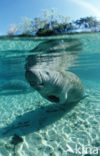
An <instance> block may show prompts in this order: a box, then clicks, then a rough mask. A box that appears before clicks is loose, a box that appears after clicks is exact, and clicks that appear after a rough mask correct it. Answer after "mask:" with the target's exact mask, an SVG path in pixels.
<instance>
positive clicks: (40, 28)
mask: <svg viewBox="0 0 100 156" xmlns="http://www.w3.org/2000/svg"><path fill="white" fill-rule="evenodd" d="M78 30H81V31H87V30H88V31H100V21H99V20H97V19H96V18H95V17H92V16H90V17H88V16H87V17H82V18H80V19H77V20H73V21H71V19H70V17H68V16H63V15H56V14H55V9H51V11H50V12H49V11H48V10H43V15H42V16H41V17H36V18H34V19H30V18H28V17H23V18H22V20H21V21H20V23H19V24H18V25H14V24H12V25H10V26H9V28H8V35H9V36H14V35H21V36H33V35H34V36H49V35H56V34H66V33H72V32H77V31H78Z"/></svg>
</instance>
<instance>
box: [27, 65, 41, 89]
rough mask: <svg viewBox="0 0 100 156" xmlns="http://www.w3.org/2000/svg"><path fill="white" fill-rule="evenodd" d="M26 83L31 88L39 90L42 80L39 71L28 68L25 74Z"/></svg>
mask: <svg viewBox="0 0 100 156" xmlns="http://www.w3.org/2000/svg"><path fill="white" fill-rule="evenodd" d="M25 76H26V79H27V81H28V82H29V83H30V85H31V87H33V88H35V89H37V90H39V89H40V88H41V86H42V78H41V74H40V69H35V68H29V69H27V70H26V73H25Z"/></svg>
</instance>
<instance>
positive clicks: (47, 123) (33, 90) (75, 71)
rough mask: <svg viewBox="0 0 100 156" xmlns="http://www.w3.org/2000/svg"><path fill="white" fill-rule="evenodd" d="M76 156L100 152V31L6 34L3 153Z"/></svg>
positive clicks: (1, 79) (2, 48)
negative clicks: (24, 35)
mask: <svg viewBox="0 0 100 156" xmlns="http://www.w3.org/2000/svg"><path fill="white" fill-rule="evenodd" d="M31 68H32V69H31ZM30 69H31V70H32V72H34V80H33V79H32V74H33V73H30V71H29V70H30ZM34 70H35V71H34ZM36 72H37V73H36ZM32 80H33V81H34V82H33V81H32ZM70 87H73V88H74V89H73V90H72V92H71V93H69V94H68V88H70ZM52 88H53V91H52ZM66 101H67V102H68V103H69V104H67V102H66ZM75 155H76V156H77V155H83V156H95V155H98V156H100V33H83V34H81V33H80V34H74V35H65V36H64V35H62V36H59V35H58V36H52V37H34V38H31V37H29V38H28V37H20V38H19V37H7V38H0V156H75Z"/></svg>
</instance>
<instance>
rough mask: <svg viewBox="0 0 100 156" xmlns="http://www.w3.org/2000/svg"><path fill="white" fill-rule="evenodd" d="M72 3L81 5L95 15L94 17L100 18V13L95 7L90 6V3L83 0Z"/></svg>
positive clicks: (75, 0)
mask: <svg viewBox="0 0 100 156" xmlns="http://www.w3.org/2000/svg"><path fill="white" fill-rule="evenodd" d="M72 1H73V2H75V3H76V4H78V5H81V6H83V7H85V8H87V9H89V10H90V11H91V12H92V13H94V16H96V17H98V18H100V11H99V9H97V8H96V7H95V6H94V5H92V4H90V3H89V2H86V1H83V0H72Z"/></svg>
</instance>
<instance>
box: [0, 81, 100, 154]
mask: <svg viewBox="0 0 100 156" xmlns="http://www.w3.org/2000/svg"><path fill="white" fill-rule="evenodd" d="M83 83H84V86H85V94H86V95H87V97H86V98H85V99H83V100H81V101H80V102H79V103H78V104H77V105H76V106H75V107H73V108H72V109H70V110H69V109H68V110H64V109H59V108H58V107H56V106H55V104H52V103H50V102H48V101H47V100H45V99H43V98H42V97H41V96H40V95H39V94H38V93H37V92H36V91H33V92H26V93H24V94H23V93H20V92H17V93H15V94H9V93H8V94H0V156H75V155H86V153H85V154H83V153H82V147H83V146H84V147H87V146H89V147H90V148H92V151H91V152H92V153H90V150H88V153H87V154H90V155H93V156H94V148H95V147H96V148H97V149H98V153H99V155H100V151H99V149H100V124H99V123H100V85H99V84H98V83H95V82H94V81H83ZM15 134H16V135H18V136H20V137H21V138H22V139H23V141H22V142H20V143H19V142H18V143H16V144H13V143H12V138H13V136H14V135H15ZM67 145H69V146H70V147H71V148H72V149H73V151H74V152H77V151H75V149H76V146H77V147H78V148H80V151H79V152H81V154H79V153H74V154H73V153H70V152H66V151H67V150H68V146H67Z"/></svg>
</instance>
